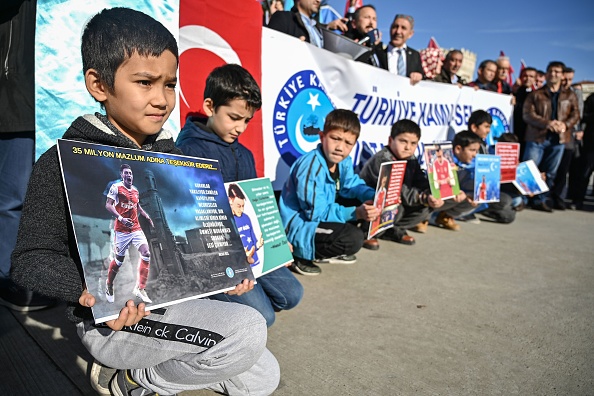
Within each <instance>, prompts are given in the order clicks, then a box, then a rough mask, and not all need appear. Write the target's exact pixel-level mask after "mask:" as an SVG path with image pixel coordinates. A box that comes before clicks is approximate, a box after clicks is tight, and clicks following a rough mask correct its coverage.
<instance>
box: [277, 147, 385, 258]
mask: <svg viewBox="0 0 594 396" xmlns="http://www.w3.org/2000/svg"><path fill="white" fill-rule="evenodd" d="M338 169H339V172H340V179H339V180H340V182H339V189H338V195H339V196H340V197H342V198H346V199H358V200H359V201H362V202H365V201H367V200H373V196H374V195H375V190H374V189H373V188H371V187H368V186H367V185H366V184H365V182H364V181H363V179H361V178H360V177H359V176H358V175H356V174H355V173H354V171H353V162H352V160H351V158H350V157H347V158H345V159H344V160H343V161H341V162H340V163H339V164H338ZM336 189H337V185H336V183H335V182H334V180H333V179H332V177H331V176H330V171H329V170H328V165H327V164H326V159H325V157H324V154H323V151H322V145H321V144H318V147H317V148H316V149H315V150H313V151H311V152H309V153H307V154H305V155H303V156H301V157H300V158H299V159H298V160H297V161H296V162H295V163H294V164H293V166H292V167H291V171H290V174H289V178H288V179H287V181H286V182H285V185H284V186H283V191H282V194H281V198H280V205H279V208H280V214H281V218H282V221H283V224H284V225H285V231H286V233H287V237H288V239H289V242H291V244H292V245H293V255H294V256H296V257H299V258H302V259H306V260H313V259H314V258H315V245H314V238H315V233H316V228H317V227H318V224H320V222H332V223H346V222H347V221H354V220H356V216H355V210H356V207H355V206H350V207H345V206H342V205H340V204H338V203H336V198H337V194H336V192H337V191H336Z"/></svg>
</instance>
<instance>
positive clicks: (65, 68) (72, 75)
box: [35, 0, 180, 158]
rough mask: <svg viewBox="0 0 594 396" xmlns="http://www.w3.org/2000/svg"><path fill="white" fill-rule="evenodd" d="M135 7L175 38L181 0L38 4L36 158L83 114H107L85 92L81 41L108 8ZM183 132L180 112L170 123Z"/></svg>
mask: <svg viewBox="0 0 594 396" xmlns="http://www.w3.org/2000/svg"><path fill="white" fill-rule="evenodd" d="M112 7H130V8H133V9H135V10H138V11H142V12H144V13H145V14H148V15H150V16H152V17H153V18H155V19H157V20H158V21H160V22H161V23H162V24H163V25H165V26H166V27H167V28H168V29H169V30H170V31H171V32H172V33H173V35H174V36H175V37H178V36H179V34H178V32H179V27H178V26H179V11H178V10H179V1H178V0H163V1H161V0H159V1H158V0H135V1H132V2H130V1H124V0H95V1H92V2H89V1H82V0H48V1H40V2H38V6H37V29H36V34H35V62H36V65H35V120H36V124H35V127H36V158H38V157H39V156H40V155H41V154H43V153H44V152H45V151H46V150H47V149H48V148H49V147H51V146H53V145H54V144H56V139H58V138H61V137H62V135H63V134H64V132H66V129H67V128H68V127H69V126H70V124H71V123H72V121H74V119H75V118H76V117H78V116H81V115H84V114H89V113H91V114H92V113H94V112H96V111H101V108H100V106H99V104H98V103H96V102H95V101H94V99H93V98H92V97H91V95H89V93H88V92H87V90H86V88H85V83H84V76H83V69H82V61H81V56H80V39H81V36H82V32H83V29H84V25H85V23H86V21H87V20H88V19H89V18H90V17H92V16H93V15H94V14H96V13H97V12H99V11H101V10H102V9H104V8H112ZM165 127H166V128H167V129H170V130H172V131H174V132H175V133H176V134H177V132H178V131H179V129H180V128H179V111H178V110H177V108H176V109H175V110H174V112H173V113H172V114H171V116H170V117H169V121H168V122H167V124H166V125H165Z"/></svg>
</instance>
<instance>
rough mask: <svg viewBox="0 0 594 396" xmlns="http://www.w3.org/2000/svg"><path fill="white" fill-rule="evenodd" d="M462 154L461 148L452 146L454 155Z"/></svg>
mask: <svg viewBox="0 0 594 396" xmlns="http://www.w3.org/2000/svg"><path fill="white" fill-rule="evenodd" d="M461 152H462V146H460V145H457V146H454V154H456V155H459V154H460V153H461Z"/></svg>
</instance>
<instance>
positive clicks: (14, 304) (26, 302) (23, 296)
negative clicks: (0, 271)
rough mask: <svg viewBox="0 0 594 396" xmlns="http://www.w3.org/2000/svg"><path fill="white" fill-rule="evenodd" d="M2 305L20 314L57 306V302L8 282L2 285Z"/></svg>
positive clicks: (0, 297)
mask: <svg viewBox="0 0 594 396" xmlns="http://www.w3.org/2000/svg"><path fill="white" fill-rule="evenodd" d="M0 305H4V306H5V307H8V308H10V309H12V310H13V311H19V312H31V311H39V310H40V309H45V308H50V307H53V306H54V305H56V301H55V300H52V299H50V298H46V297H42V296H40V295H39V294H37V293H33V292H32V291H29V290H26V289H23V288H22V287H19V286H17V285H16V284H15V283H14V282H13V281H11V280H7V281H6V282H4V281H3V282H2V284H1V285H0Z"/></svg>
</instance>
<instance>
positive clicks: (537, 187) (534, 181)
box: [514, 160, 549, 196]
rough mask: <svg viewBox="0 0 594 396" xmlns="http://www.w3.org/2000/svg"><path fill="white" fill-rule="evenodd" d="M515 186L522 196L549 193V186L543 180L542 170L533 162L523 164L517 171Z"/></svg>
mask: <svg viewBox="0 0 594 396" xmlns="http://www.w3.org/2000/svg"><path fill="white" fill-rule="evenodd" d="M514 186H516V188H517V189H518V191H520V193H522V195H528V196H533V195H537V194H541V193H543V192H547V191H549V186H547V183H546V182H545V181H544V180H543V179H542V175H541V173H540V170H539V169H538V167H537V166H536V164H535V163H534V161H532V160H528V161H525V162H521V163H520V164H519V165H518V169H517V170H516V180H514Z"/></svg>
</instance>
